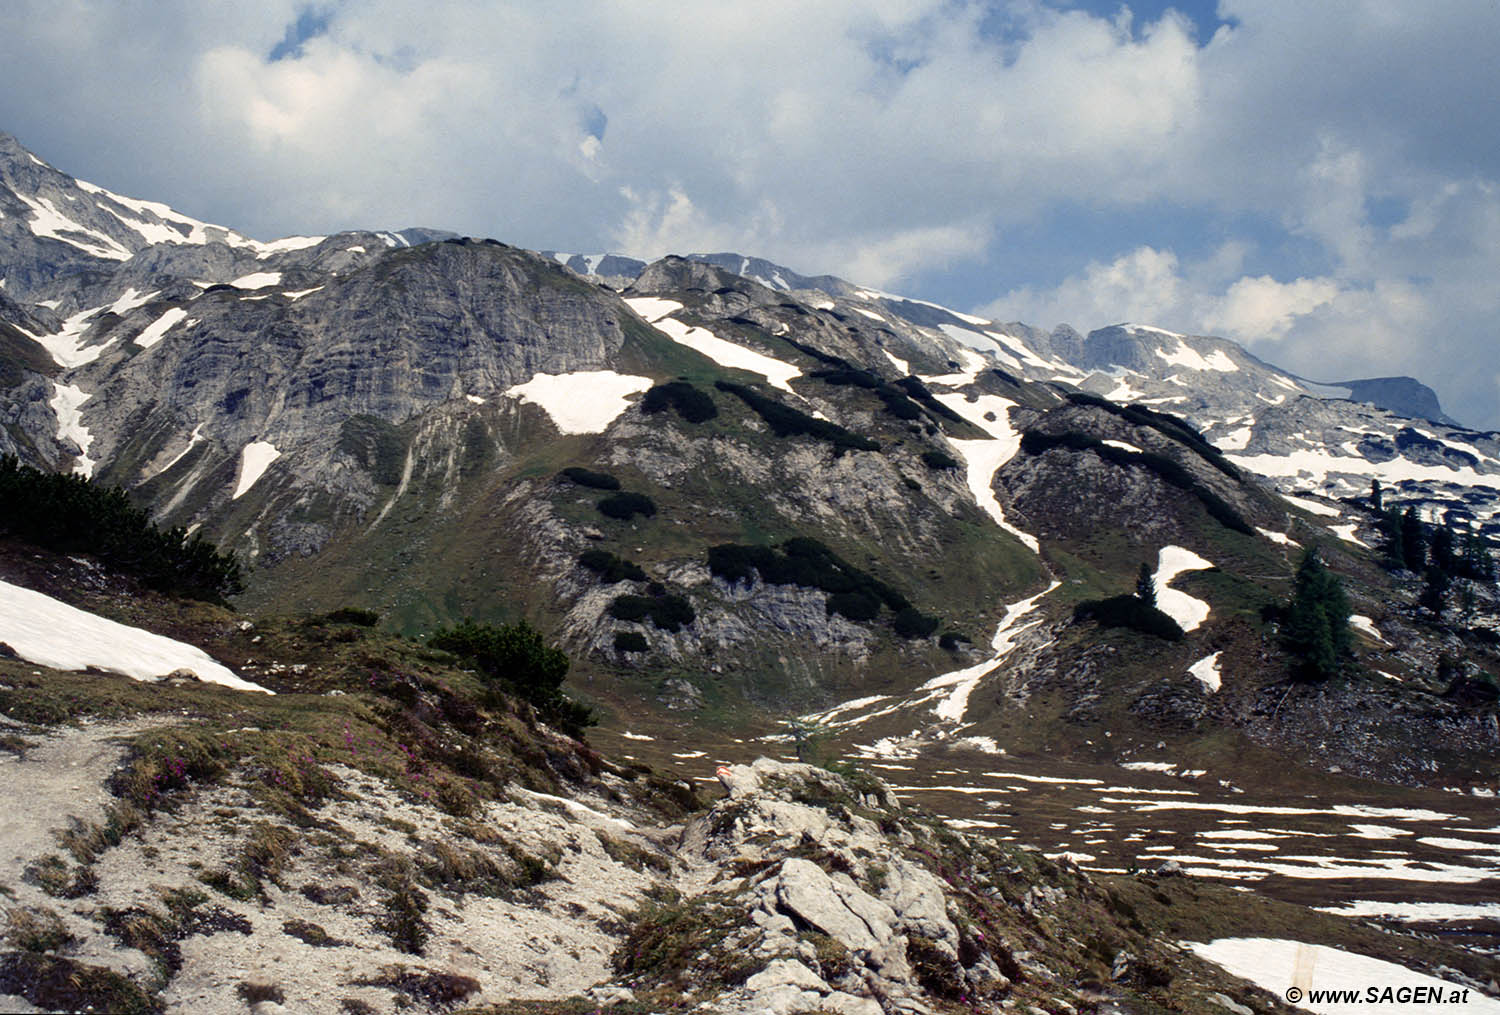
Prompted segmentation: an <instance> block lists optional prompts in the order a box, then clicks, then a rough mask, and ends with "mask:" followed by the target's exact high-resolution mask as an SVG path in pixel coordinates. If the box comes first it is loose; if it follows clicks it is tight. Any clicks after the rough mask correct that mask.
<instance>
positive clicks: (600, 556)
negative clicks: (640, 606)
mask: <svg viewBox="0 0 1500 1015" xmlns="http://www.w3.org/2000/svg"><path fill="white" fill-rule="evenodd" d="M578 563H580V564H582V565H583V566H584V567H586V568H588V569H589V570H590V571H594V572H596V573H597V574H598V575H599V577H601V578H602V579H604V583H605V584H606V585H613V584H615V583H616V582H623V581H634V582H643V581H645V580H646V572H645V571H642V570H641V568H640V565H639V564H636V563H634V562H632V561H628V560H622V559H621V558H619V557H616V556H615V555H614V554H612V553H610V552H608V551H607V550H585V551H583V553H581V554H579V555H578Z"/></svg>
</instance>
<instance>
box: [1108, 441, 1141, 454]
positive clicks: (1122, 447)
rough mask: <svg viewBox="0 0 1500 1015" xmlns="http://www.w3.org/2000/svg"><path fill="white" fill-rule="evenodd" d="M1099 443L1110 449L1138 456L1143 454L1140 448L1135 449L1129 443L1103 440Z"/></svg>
mask: <svg viewBox="0 0 1500 1015" xmlns="http://www.w3.org/2000/svg"><path fill="white" fill-rule="evenodd" d="M1099 443H1100V444H1108V445H1109V446H1110V447H1112V448H1119V449H1120V450H1121V451H1134V452H1135V453H1136V454H1138V455H1139V454H1144V452H1143V451H1141V449H1140V448H1138V447H1136V446H1135V445H1134V444H1131V443H1130V442H1129V441H1116V440H1103V441H1100V442H1099Z"/></svg>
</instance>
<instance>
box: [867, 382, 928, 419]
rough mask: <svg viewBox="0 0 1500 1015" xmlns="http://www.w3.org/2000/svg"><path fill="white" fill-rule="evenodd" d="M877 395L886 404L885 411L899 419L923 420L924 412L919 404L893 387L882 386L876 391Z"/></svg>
mask: <svg viewBox="0 0 1500 1015" xmlns="http://www.w3.org/2000/svg"><path fill="white" fill-rule="evenodd" d="M875 394H876V395H878V396H879V398H880V400H881V402H883V403H884V404H885V411H886V412H888V413H890V414H891V415H892V416H895V417H896V418H897V419H904V420H907V421H910V420H914V419H921V418H922V410H921V408H919V407H918V405H917V403H916V402H913V401H912V400H911V399H910V398H907V397H906V395H905V394H904V393H902V392H901V391H899V390H897V389H896V388H893V387H891V386H890V385H889V384H883V385H881V387H880V388H878V389H876V391H875Z"/></svg>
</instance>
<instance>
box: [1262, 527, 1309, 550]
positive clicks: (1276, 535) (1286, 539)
mask: <svg viewBox="0 0 1500 1015" xmlns="http://www.w3.org/2000/svg"><path fill="white" fill-rule="evenodd" d="M1255 531H1256V532H1259V533H1260V534H1261V535H1263V536H1265V537H1266V538H1267V539H1269V540H1270V541H1271V542H1273V543H1280V544H1281V545H1282V546H1301V545H1302V544H1301V543H1299V542H1297V541H1296V540H1295V539H1293V538H1292V537H1291V536H1288V535H1287V534H1286V533H1285V532H1273V531H1272V530H1271V529H1263V528H1261V527H1260V526H1258V525H1257V526H1256V527H1255Z"/></svg>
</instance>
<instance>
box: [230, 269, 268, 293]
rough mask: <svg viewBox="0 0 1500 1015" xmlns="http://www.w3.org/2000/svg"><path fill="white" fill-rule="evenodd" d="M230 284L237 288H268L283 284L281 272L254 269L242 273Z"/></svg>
mask: <svg viewBox="0 0 1500 1015" xmlns="http://www.w3.org/2000/svg"><path fill="white" fill-rule="evenodd" d="M229 284H230V285H232V286H234V287H235V288H236V289H267V288H269V287H271V286H273V285H280V284H281V272H279V271H253V272H251V273H250V274H248V275H241V276H240V277H239V278H237V279H235V280H234V281H232V282H230V283H229Z"/></svg>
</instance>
